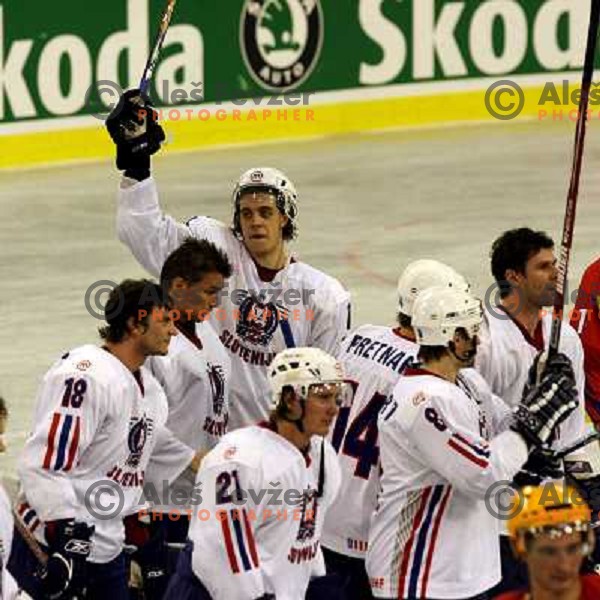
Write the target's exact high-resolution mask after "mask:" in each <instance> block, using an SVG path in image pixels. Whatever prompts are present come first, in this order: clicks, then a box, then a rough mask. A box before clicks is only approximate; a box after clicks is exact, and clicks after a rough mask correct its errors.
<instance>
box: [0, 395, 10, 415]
mask: <svg viewBox="0 0 600 600" xmlns="http://www.w3.org/2000/svg"><path fill="white" fill-rule="evenodd" d="M0 417H4V418H6V417H8V406H7V404H6V400H5V399H4V398H3V397H2V396H0Z"/></svg>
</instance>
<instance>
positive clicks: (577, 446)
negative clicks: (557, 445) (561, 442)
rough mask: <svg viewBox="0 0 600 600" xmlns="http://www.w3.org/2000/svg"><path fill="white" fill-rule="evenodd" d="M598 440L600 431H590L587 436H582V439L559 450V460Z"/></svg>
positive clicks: (557, 455) (557, 456)
mask: <svg viewBox="0 0 600 600" xmlns="http://www.w3.org/2000/svg"><path fill="white" fill-rule="evenodd" d="M598 440H600V431H595V432H594V433H588V434H587V435H586V436H585V437H582V438H581V439H580V440H578V441H577V442H574V443H573V444H571V445H570V446H568V447H567V448H565V449H564V450H561V451H560V452H557V454H556V458H558V459H559V460H562V459H563V458H565V457H566V456H568V455H569V454H571V453H573V452H575V451H576V450H579V449H580V448H583V447H584V446H588V445H589V444H593V443H594V442H597V441H598Z"/></svg>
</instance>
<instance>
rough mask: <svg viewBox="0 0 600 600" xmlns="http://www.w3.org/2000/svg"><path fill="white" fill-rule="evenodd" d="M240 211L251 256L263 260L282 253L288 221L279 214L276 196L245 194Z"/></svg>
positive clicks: (241, 225)
mask: <svg viewBox="0 0 600 600" xmlns="http://www.w3.org/2000/svg"><path fill="white" fill-rule="evenodd" d="M239 210H240V227H241V229H242V237H243V238H244V244H245V245H246V248H248V251H249V252H250V254H251V255H252V256H253V257H254V258H262V257H266V256H269V255H273V254H276V253H279V252H281V250H282V246H283V228H284V227H285V225H286V224H287V222H288V219H287V217H285V216H283V215H282V214H281V213H280V212H279V209H278V208H277V205H276V202H275V196H273V194H269V193H266V192H257V193H251V194H244V195H243V196H242V197H241V198H240V208H239Z"/></svg>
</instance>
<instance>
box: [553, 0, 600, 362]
mask: <svg viewBox="0 0 600 600" xmlns="http://www.w3.org/2000/svg"><path fill="white" fill-rule="evenodd" d="M591 2H592V6H591V10H590V24H589V27H588V35H587V45H586V50H585V62H584V64H583V78H582V82H581V98H580V101H579V113H578V115H577V127H576V129H575V149H574V152H573V165H572V167H571V182H570V184H569V192H568V194H567V205H566V208H565V219H564V222H563V233H562V240H561V243H560V258H559V263H558V265H559V266H558V281H557V286H556V290H557V293H556V296H555V299H554V312H553V318H552V331H551V333H550V345H549V351H548V352H549V354H550V355H553V354H556V352H558V344H559V342H560V332H561V326H562V318H563V310H564V305H565V295H564V293H565V288H566V285H567V272H568V269H569V258H570V255H571V247H572V246H573V230H574V228H575V212H576V209H577V198H578V196H579V180H580V176H581V165H582V162H583V149H584V144H585V132H586V122H587V110H588V104H589V96H590V88H591V85H592V74H593V72H594V58H595V57H596V46H597V43H598V26H599V25H600V0H591Z"/></svg>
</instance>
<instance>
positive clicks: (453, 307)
mask: <svg viewBox="0 0 600 600" xmlns="http://www.w3.org/2000/svg"><path fill="white" fill-rule="evenodd" d="M482 319H483V310H482V308H481V302H480V301H479V299H478V298H475V296H472V295H471V294H470V293H468V292H466V291H464V290H459V289H454V288H448V287H444V286H436V287H432V288H429V289H427V290H424V291H423V292H421V293H420V294H419V296H418V298H417V299H416V301H415V304H414V306H413V311H412V326H413V329H414V330H415V337H416V339H417V343H418V344H420V345H421V346H447V345H448V342H450V341H451V340H452V339H453V338H454V333H455V332H456V330H457V329H459V328H463V329H465V330H466V332H467V334H468V335H469V337H473V336H475V335H477V334H478V333H479V328H480V326H481V322H482Z"/></svg>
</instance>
